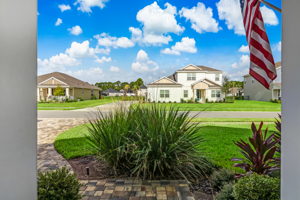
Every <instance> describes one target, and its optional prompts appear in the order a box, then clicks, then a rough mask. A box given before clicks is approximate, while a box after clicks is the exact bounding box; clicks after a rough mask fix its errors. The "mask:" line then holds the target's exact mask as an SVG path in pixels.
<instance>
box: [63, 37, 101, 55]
mask: <svg viewBox="0 0 300 200" xmlns="http://www.w3.org/2000/svg"><path fill="white" fill-rule="evenodd" d="M66 53H67V54H68V55H70V56H71V57H74V58H84V57H94V56H95V54H96V51H95V49H94V48H91V47H90V42H89V41H88V40H86V41H83V42H82V43H78V42H72V43H71V47H70V48H68V49H67V50H66Z"/></svg>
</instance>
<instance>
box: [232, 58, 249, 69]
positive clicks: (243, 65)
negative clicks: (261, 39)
mask: <svg viewBox="0 0 300 200" xmlns="http://www.w3.org/2000/svg"><path fill="white" fill-rule="evenodd" d="M249 65H250V57H249V56H248V55H242V56H241V57H240V60H239V62H235V63H233V64H232V65H231V67H232V68H234V69H237V68H240V69H241V68H242V69H243V68H249Z"/></svg>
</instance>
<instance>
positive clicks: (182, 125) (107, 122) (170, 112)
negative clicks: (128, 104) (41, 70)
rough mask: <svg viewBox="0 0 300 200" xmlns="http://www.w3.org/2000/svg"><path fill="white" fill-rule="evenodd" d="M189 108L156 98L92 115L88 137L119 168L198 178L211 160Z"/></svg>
mask: <svg viewBox="0 0 300 200" xmlns="http://www.w3.org/2000/svg"><path fill="white" fill-rule="evenodd" d="M191 120H192V119H191V118H189V112H179V111H178V109H175V108H173V107H171V108H170V109H167V108H166V107H165V106H163V105H157V104H152V105H151V106H149V107H144V106H137V107H132V108H130V109H129V110H128V111H126V110H125V109H119V110H117V111H115V112H114V113H110V114H108V115H104V114H102V113H101V112H100V113H99V116H98V118H97V120H95V121H90V124H91V126H90V128H89V133H90V134H89V135H88V139H89V141H90V143H91V145H92V146H93V148H94V149H95V150H96V151H97V152H98V155H99V158H100V159H104V160H105V161H107V163H108V164H109V165H110V166H111V167H112V168H113V169H114V170H115V172H116V173H117V172H129V173H130V175H132V176H135V177H140V178H143V179H155V178H185V179H188V180H194V179H198V178H199V177H203V176H204V175H206V173H210V170H211V164H210V162H208V161H207V159H205V158H204V157H203V155H202V152H201V151H200V150H199V149H200V148H199V147H200V146H201V144H202V138H201V136H200V135H199V134H198V131H199V126H197V124H195V123H190V122H191Z"/></svg>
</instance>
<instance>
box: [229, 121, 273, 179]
mask: <svg viewBox="0 0 300 200" xmlns="http://www.w3.org/2000/svg"><path fill="white" fill-rule="evenodd" d="M262 126H263V122H261V123H260V125H259V127H258V129H257V128H256V126H255V124H254V123H253V122H252V125H251V130H252V136H251V137H249V142H245V141H243V140H240V141H238V142H235V145H237V146H238V147H239V148H240V150H241V153H242V154H243V156H244V158H243V159H233V160H234V161H242V163H236V164H235V165H234V166H235V167H240V168H242V169H244V170H245V171H246V172H250V173H252V172H255V173H257V174H269V173H270V172H272V171H273V170H275V169H276V167H275V166H274V164H273V163H274V160H275V159H274V155H275V152H276V150H277V143H278V141H277V140H274V134H271V135H270V136H268V129H266V130H265V131H264V132H263V131H262Z"/></svg>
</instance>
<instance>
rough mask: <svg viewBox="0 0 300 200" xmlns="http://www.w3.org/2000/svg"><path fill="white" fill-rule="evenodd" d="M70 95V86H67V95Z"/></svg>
mask: <svg viewBox="0 0 300 200" xmlns="http://www.w3.org/2000/svg"><path fill="white" fill-rule="evenodd" d="M69 96H70V88H66V97H69Z"/></svg>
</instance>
